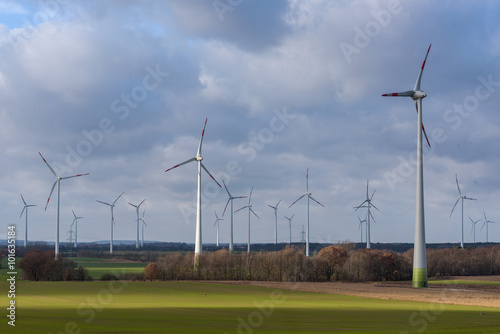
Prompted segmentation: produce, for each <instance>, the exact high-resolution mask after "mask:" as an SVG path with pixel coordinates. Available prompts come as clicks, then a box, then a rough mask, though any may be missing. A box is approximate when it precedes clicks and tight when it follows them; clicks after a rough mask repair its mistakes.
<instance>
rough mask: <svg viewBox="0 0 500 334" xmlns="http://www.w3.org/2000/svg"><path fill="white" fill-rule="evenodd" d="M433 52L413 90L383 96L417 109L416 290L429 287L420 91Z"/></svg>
mask: <svg viewBox="0 0 500 334" xmlns="http://www.w3.org/2000/svg"><path fill="white" fill-rule="evenodd" d="M430 50H431V45H429V48H428V49H427V53H426V54H425V59H424V62H423V63H422V67H421V68H420V73H419V74H418V77H417V82H416V83H415V87H414V88H413V90H410V91H406V92H401V93H392V94H383V95H382V96H408V97H411V98H412V100H413V101H415V107H416V109H417V114H418V116H417V118H418V121H417V124H418V125H417V190H416V195H417V196H416V197H417V199H416V210H415V242H414V248H413V249H414V252H413V279H412V286H413V287H414V288H424V287H427V255H426V250H425V247H426V246H425V216H424V161H423V151H422V132H423V134H424V136H425V139H426V140H427V144H428V145H429V146H430V143H429V139H428V138H427V134H426V133H425V128H424V124H423V123H422V99H424V98H425V97H426V96H427V94H425V93H424V92H423V91H422V90H420V81H421V79H422V73H423V71H424V67H425V62H426V61H427V56H428V55H429V51H430Z"/></svg>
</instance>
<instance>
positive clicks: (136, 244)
mask: <svg viewBox="0 0 500 334" xmlns="http://www.w3.org/2000/svg"><path fill="white" fill-rule="evenodd" d="M145 200H146V199H143V200H142V202H141V203H139V204H138V205H135V204H132V203H130V202H128V204H130V205H132V206H133V207H134V208H135V211H136V213H137V220H136V221H137V238H136V240H135V248H136V249H139V220H140V218H139V208H140V207H141V205H142V203H144V201H145Z"/></svg>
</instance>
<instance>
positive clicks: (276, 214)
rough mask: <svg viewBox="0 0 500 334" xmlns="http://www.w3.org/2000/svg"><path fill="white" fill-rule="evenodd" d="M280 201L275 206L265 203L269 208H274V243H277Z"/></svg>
mask: <svg viewBox="0 0 500 334" xmlns="http://www.w3.org/2000/svg"><path fill="white" fill-rule="evenodd" d="M280 203H281V200H279V201H278V203H277V204H276V205H275V206H272V205H269V204H268V205H267V206H268V207H270V208H271V209H273V210H274V244H275V245H276V244H277V243H278V205H279V204H280Z"/></svg>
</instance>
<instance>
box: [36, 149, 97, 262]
mask: <svg viewBox="0 0 500 334" xmlns="http://www.w3.org/2000/svg"><path fill="white" fill-rule="evenodd" d="M38 154H40V157H42V160H43V162H45V164H46V165H47V167H49V169H50V171H51V172H52V174H53V175H54V176H55V178H56V180H55V181H54V184H53V185H52V189H51V190H50V194H49V198H48V199H47V204H45V211H47V206H48V205H49V201H50V197H51V196H52V193H53V192H54V188H55V187H56V185H57V215H56V241H55V251H54V253H55V258H56V260H57V259H58V258H59V207H60V203H61V180H66V179H71V178H73V177H78V176H85V175H89V173H85V174H77V175H72V176H65V177H61V176H57V174H56V172H55V171H54V170H53V169H52V167H50V165H49V163H48V162H47V160H45V158H44V157H43V155H42V153H40V152H38Z"/></svg>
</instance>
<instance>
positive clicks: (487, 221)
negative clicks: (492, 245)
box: [481, 210, 495, 242]
mask: <svg viewBox="0 0 500 334" xmlns="http://www.w3.org/2000/svg"><path fill="white" fill-rule="evenodd" d="M483 214H484V223H483V226H481V230H482V229H483V227H484V225H486V242H488V224H494V223H495V222H492V221H491V220H488V218H486V213H484V210H483Z"/></svg>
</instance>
